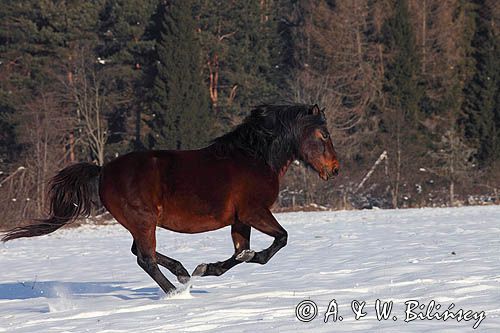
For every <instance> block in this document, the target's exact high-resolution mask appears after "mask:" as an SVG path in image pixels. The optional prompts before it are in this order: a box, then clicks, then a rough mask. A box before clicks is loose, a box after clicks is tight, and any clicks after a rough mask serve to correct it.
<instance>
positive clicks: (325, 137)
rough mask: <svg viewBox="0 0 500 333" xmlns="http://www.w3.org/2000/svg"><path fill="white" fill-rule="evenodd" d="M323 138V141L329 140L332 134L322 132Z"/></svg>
mask: <svg viewBox="0 0 500 333" xmlns="http://www.w3.org/2000/svg"><path fill="white" fill-rule="evenodd" d="M321 136H322V137H323V140H327V139H328V138H329V137H330V134H328V133H324V132H321Z"/></svg>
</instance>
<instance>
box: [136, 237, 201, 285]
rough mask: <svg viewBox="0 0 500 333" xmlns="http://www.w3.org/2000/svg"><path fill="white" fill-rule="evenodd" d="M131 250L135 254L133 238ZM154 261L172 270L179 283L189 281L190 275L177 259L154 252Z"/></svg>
mask: <svg viewBox="0 0 500 333" xmlns="http://www.w3.org/2000/svg"><path fill="white" fill-rule="evenodd" d="M131 251H132V253H133V254H134V255H137V245H136V244H135V240H134V242H133V243H132V249H131ZM156 262H157V263H158V265H161V266H163V267H165V268H166V269H168V270H169V271H170V272H172V274H174V275H175V276H176V277H177V280H178V281H179V282H180V283H187V282H188V281H189V278H190V277H191V276H190V275H189V273H188V271H187V270H186V269H185V268H184V266H182V264H181V263H180V262H179V261H177V260H175V259H172V258H170V257H167V256H165V255H163V254H161V253H159V252H156Z"/></svg>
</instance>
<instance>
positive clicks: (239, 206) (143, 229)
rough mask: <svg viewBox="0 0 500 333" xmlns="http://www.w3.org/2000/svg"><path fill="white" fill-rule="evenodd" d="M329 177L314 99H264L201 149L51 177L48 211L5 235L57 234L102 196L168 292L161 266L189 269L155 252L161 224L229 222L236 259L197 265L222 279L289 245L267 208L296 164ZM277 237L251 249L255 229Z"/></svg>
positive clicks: (321, 118)
mask: <svg viewBox="0 0 500 333" xmlns="http://www.w3.org/2000/svg"><path fill="white" fill-rule="evenodd" d="M297 159H298V160H300V161H303V162H304V163H305V164H306V165H308V166H310V167H311V168H312V169H314V170H315V171H317V172H318V174H319V176H320V177H321V178H322V179H324V180H328V178H330V177H332V176H334V175H336V174H337V173H338V168H339V163H338V161H337V158H336V154H335V150H334V148H333V145H332V141H331V139H330V135H329V132H328V129H327V127H326V119H325V115H324V113H323V110H320V108H319V107H318V106H317V105H314V106H311V105H264V106H260V107H257V108H255V109H254V110H252V112H251V114H250V115H249V116H248V117H247V118H246V119H245V120H244V121H243V122H242V123H241V124H240V125H238V126H237V127H236V128H235V129H234V130H233V131H232V132H229V133H227V134H225V135H223V136H221V137H219V138H217V139H215V140H213V141H212V143H211V144H210V145H209V146H207V147H205V148H203V149H199V150H185V151H174V150H158V151H137V152H131V153H128V154H126V155H123V156H120V157H118V158H116V159H114V160H112V161H111V162H109V163H107V164H106V165H105V166H103V167H99V166H96V165H93V164H90V163H78V164H74V165H71V166H69V167H67V168H65V169H63V170H61V171H60V172H59V173H58V174H57V175H56V176H55V177H54V178H53V179H52V182H51V187H50V216H49V217H48V218H47V219H43V220H37V224H32V225H27V226H23V227H18V228H15V229H12V230H10V231H8V232H7V233H6V234H5V236H4V237H3V239H2V240H3V241H8V240H11V239H15V238H20V237H33V236H39V235H45V234H48V233H51V232H53V231H55V230H57V229H59V228H60V227H62V226H63V225H65V224H67V223H69V222H71V221H74V220H75V219H76V218H77V217H78V216H80V215H88V214H89V213H90V210H91V206H92V204H94V202H95V200H96V199H97V198H96V194H97V192H98V193H99V197H100V200H101V202H102V203H103V204H104V206H105V207H106V209H107V210H108V211H109V212H110V213H111V215H113V216H114V218H115V219H116V220H117V221H118V222H119V223H120V224H122V225H123V226H124V227H125V228H126V229H127V230H128V231H129V232H130V233H131V234H132V237H133V238H134V241H133V244H132V252H133V253H134V255H136V256H137V263H138V264H139V266H140V267H142V268H143V269H144V271H146V273H148V274H149V275H150V276H151V277H152V278H153V280H155V281H156V283H158V285H159V286H160V287H161V288H162V289H163V290H164V291H165V292H166V293H169V292H171V291H173V290H174V289H175V287H174V285H173V284H172V283H171V282H170V281H169V280H168V279H167V278H166V277H165V276H164V275H163V273H162V272H161V271H160V269H159V268H158V265H161V266H164V267H166V268H167V269H168V270H170V271H171V272H172V273H173V274H174V275H175V276H176V277H177V279H178V280H179V282H181V283H186V282H187V281H188V280H189V278H190V275H189V273H188V272H187V270H186V269H185V268H184V266H183V265H182V264H181V263H180V262H179V261H177V260H175V259H172V258H169V257H167V256H165V255H163V254H161V253H158V252H156V237H155V232H156V227H157V226H159V227H162V228H165V229H168V230H172V231H176V232H181V233H200V232H206V231H210V230H215V229H219V228H223V227H226V226H231V237H232V239H233V244H234V255H233V256H231V257H230V258H229V259H227V260H224V261H219V262H215V263H209V264H200V265H198V266H197V267H196V269H195V270H194V271H193V273H192V275H193V276H207V275H217V276H218V275H221V274H223V273H225V272H226V271H227V270H229V269H230V268H232V267H234V266H235V265H238V264H240V263H242V262H249V263H258V264H265V263H267V262H268V261H269V259H271V257H272V256H274V255H275V254H276V252H278V250H280V249H281V248H282V247H283V246H285V245H286V242H287V232H286V230H285V229H283V228H282V227H281V225H280V224H279V223H278V222H277V221H276V219H275V218H274V217H273V215H272V214H271V212H270V210H269V209H270V207H271V206H272V204H273V203H274V201H275V200H276V198H277V196H278V191H279V181H280V178H281V177H282V176H283V175H284V174H285V172H286V170H287V168H288V166H289V165H290V163H291V162H292V161H294V160H297ZM251 228H255V229H257V230H258V231H260V232H263V233H264V234H266V235H269V236H271V237H273V238H274V241H273V243H272V244H271V245H270V246H269V247H268V248H266V249H264V250H262V251H259V252H255V251H253V250H250V230H251Z"/></svg>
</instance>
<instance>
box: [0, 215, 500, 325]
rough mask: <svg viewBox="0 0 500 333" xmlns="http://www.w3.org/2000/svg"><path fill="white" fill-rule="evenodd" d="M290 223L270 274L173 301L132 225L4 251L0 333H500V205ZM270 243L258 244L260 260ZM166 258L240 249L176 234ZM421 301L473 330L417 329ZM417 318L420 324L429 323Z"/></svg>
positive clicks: (212, 237)
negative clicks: (383, 316)
mask: <svg viewBox="0 0 500 333" xmlns="http://www.w3.org/2000/svg"><path fill="white" fill-rule="evenodd" d="M277 218H278V220H279V221H280V222H281V223H282V225H283V226H284V227H285V228H286V229H287V230H288V232H289V243H288V245H287V246H286V247H285V248H284V249H282V250H281V251H280V252H279V253H278V254H277V255H276V256H275V257H274V258H273V259H272V260H271V261H270V263H268V264H267V265H265V266H260V265H256V264H241V265H239V266H237V267H235V268H233V269H232V270H230V271H229V272H228V273H226V274H225V275H223V276H221V277H205V278H197V279H195V280H194V281H192V286H191V288H190V289H189V288H188V289H185V290H184V291H183V292H181V293H179V294H177V295H175V296H171V297H165V295H163V294H162V293H161V292H160V290H159V288H158V287H157V285H156V284H155V283H154V282H153V281H152V280H151V279H150V278H149V277H148V276H147V275H146V273H144V272H143V271H142V270H141V269H140V268H139V267H138V266H137V264H136V262H135V257H133V255H132V254H131V253H130V251H129V249H130V245H131V237H130V235H129V234H128V233H127V231H126V230H125V229H123V228H122V227H121V226H119V225H111V226H98V227H92V226H85V227H81V228H78V229H66V230H61V231H58V232H56V233H54V234H52V235H49V236H44V237H39V238H33V239H20V240H16V241H12V242H10V243H6V244H3V245H0V332H44V333H48V332H204V331H211V332H333V331H335V332H342V331H344V332H352V331H354V332H424V331H430V332H472V331H478V332H500V207H494V206H492V207H468V208H450V209H412V210H371V211H356V212H318V213H288V214H278V215H277ZM270 242H271V239H270V238H268V237H266V236H264V235H261V234H259V233H258V232H255V231H254V232H253V234H252V248H254V249H257V250H258V249H261V248H264V247H267V246H268V245H269V244H270ZM158 251H159V252H162V253H164V254H166V255H168V256H171V257H173V258H176V259H178V260H180V261H181V262H183V264H184V265H185V266H186V268H187V269H188V270H189V271H191V270H192V269H193V268H194V267H195V266H196V265H197V264H199V263H201V262H212V261H217V260H222V259H226V258H227V257H229V256H230V255H231V252H232V242H231V239H230V234H229V229H222V230H218V231H214V232H210V233H205V234H198V235H183V234H175V233H172V232H168V231H163V230H162V231H159V232H158ZM167 276H168V277H169V278H170V279H171V281H173V282H174V281H175V283H176V284H178V283H177V282H176V279H175V278H174V277H172V275H170V274H169V273H167ZM333 299H335V303H331V306H332V307H331V308H330V310H332V311H333V310H334V309H335V304H337V310H338V312H337V321H336V322H334V321H333V318H334V317H335V316H334V315H331V316H328V322H327V323H325V322H324V319H325V312H326V311H327V309H328V306H329V304H330V302H331V301H332V300H333ZM377 299H379V300H380V301H382V302H389V301H393V309H392V313H391V314H390V316H389V317H388V319H387V320H381V321H379V320H377V318H376V311H375V306H374V305H375V302H376V300H377ZM303 300H310V301H313V302H314V303H315V304H316V305H317V310H318V312H317V316H316V317H315V318H314V319H312V320H311V321H309V322H302V321H299V320H298V319H297V318H296V307H297V305H298V304H299V303H300V302H301V301H303ZM354 300H356V301H358V302H359V303H362V302H363V301H364V302H366V305H365V306H364V308H363V311H364V312H365V313H367V315H366V316H365V317H362V318H360V319H359V320H355V314H354V312H353V310H352V309H351V303H352V301H354ZM410 300H415V301H418V302H419V303H420V304H424V306H426V309H424V310H421V312H422V313H423V314H422V316H424V314H425V311H426V310H427V306H428V305H429V302H431V301H432V300H434V301H435V302H436V303H439V304H440V305H441V308H440V310H438V311H437V312H438V313H442V312H443V311H444V310H446V309H448V308H449V307H451V304H452V303H453V304H454V305H455V307H453V308H451V310H450V311H452V312H454V313H458V310H459V309H463V310H464V313H465V314H466V315H465V317H466V318H467V319H471V320H469V321H465V320H462V321H460V322H458V321H457V320H453V319H449V320H447V321H443V320H436V319H434V320H420V319H417V320H413V321H409V322H405V318H406V316H407V314H406V311H407V305H405V302H407V301H410ZM359 303H358V304H359ZM304 304H305V303H304ZM309 304H312V303H309ZM408 304H410V303H408ZM411 304H413V303H411ZM303 306H307V305H302V306H301V307H299V309H300V311H299V313H300V314H301V315H302V316H303V317H306V318H304V319H308V318H309V319H311V318H312V317H313V315H314V311H310V312H308V311H307V310H308V309H307V308H304V307H303ZM355 308H356V307H355ZM358 309H359V307H358ZM309 310H314V306H312V307H311V308H309ZM467 310H471V311H470V312H468V315H467V312H466V311H467ZM409 311H410V312H409V314H408V316H410V317H409V318H408V319H411V318H412V317H411V316H412V315H416V314H417V310H416V309H413V310H409ZM482 311H484V313H483V315H485V318H484V320H482V321H480V323H479V327H478V328H477V329H476V330H474V329H473V328H472V327H473V325H474V324H475V323H477V322H478V320H479V318H480V316H481V312H482ZM435 312H436V308H434V309H433V310H431V311H430V313H431V314H430V316H432V314H433V313H435ZM308 316H309V317H308ZM340 316H341V317H342V319H343V320H342V321H340ZM473 316H474V317H475V318H476V319H473V318H472V317H473ZM307 317H308V318H307ZM394 317H396V320H394Z"/></svg>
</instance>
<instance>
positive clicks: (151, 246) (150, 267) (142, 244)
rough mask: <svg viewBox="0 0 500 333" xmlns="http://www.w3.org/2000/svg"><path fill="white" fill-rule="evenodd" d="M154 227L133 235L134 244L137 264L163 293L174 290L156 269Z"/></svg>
mask: <svg viewBox="0 0 500 333" xmlns="http://www.w3.org/2000/svg"><path fill="white" fill-rule="evenodd" d="M155 227H156V226H155V225H153V227H152V228H148V230H146V231H144V232H140V233H134V234H133V236H134V242H135V244H136V248H137V263H138V264H139V266H141V268H142V269H144V271H145V272H146V273H148V274H149V276H151V278H152V279H153V280H155V282H156V283H158V285H159V286H160V287H161V289H163V291H164V292H165V293H167V294H168V293H169V292H171V291H173V290H175V286H174V285H173V284H172V283H170V281H168V279H167V278H166V277H165V275H163V273H162V272H161V271H160V269H159V268H158V262H157V257H156V251H155V248H156V236H155Z"/></svg>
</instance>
